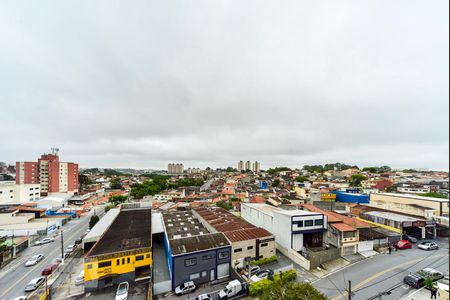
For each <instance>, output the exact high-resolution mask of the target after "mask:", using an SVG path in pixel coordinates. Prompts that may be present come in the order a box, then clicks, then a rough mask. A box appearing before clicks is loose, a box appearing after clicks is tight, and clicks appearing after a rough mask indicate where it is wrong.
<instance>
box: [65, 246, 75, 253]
mask: <svg viewBox="0 0 450 300" xmlns="http://www.w3.org/2000/svg"><path fill="white" fill-rule="evenodd" d="M76 248H77V245H69V246H67V248H66V252H67V253H72V252H73V250H75V249H76Z"/></svg>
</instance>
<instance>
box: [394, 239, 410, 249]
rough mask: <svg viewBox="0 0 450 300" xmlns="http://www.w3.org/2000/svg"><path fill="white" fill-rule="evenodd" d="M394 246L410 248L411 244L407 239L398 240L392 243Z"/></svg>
mask: <svg viewBox="0 0 450 300" xmlns="http://www.w3.org/2000/svg"><path fill="white" fill-rule="evenodd" d="M394 248H397V249H399V250H403V249H411V248H412V244H411V243H410V242H409V241H407V240H400V241H398V242H396V243H394Z"/></svg>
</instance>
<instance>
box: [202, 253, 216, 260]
mask: <svg viewBox="0 0 450 300" xmlns="http://www.w3.org/2000/svg"><path fill="white" fill-rule="evenodd" d="M213 258H214V256H213V255H212V254H207V255H203V256H202V259H203V260H208V259H213Z"/></svg>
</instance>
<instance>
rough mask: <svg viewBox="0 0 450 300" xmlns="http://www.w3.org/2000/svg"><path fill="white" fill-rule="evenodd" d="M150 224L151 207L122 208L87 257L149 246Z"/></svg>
mask: <svg viewBox="0 0 450 300" xmlns="http://www.w3.org/2000/svg"><path fill="white" fill-rule="evenodd" d="M151 225H152V216H151V209H149V208H138V209H130V210H128V209H127V210H124V209H122V210H121V211H120V213H119V215H118V216H117V217H116V218H115V220H114V221H113V223H112V224H111V226H110V227H109V228H108V230H107V231H106V232H105V233H104V234H103V236H102V237H101V238H100V240H99V241H98V242H97V243H96V244H95V245H94V247H93V248H92V249H91V251H90V252H89V253H88V254H87V257H91V256H98V255H104V254H112V253H116V252H122V251H129V250H135V249H141V248H147V247H151Z"/></svg>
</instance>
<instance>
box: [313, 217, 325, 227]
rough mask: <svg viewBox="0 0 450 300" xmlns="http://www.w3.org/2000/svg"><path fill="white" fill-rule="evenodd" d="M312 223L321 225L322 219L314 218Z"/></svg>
mask: <svg viewBox="0 0 450 300" xmlns="http://www.w3.org/2000/svg"><path fill="white" fill-rule="evenodd" d="M314 225H316V226H322V225H323V220H322V219H320V220H314Z"/></svg>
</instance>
